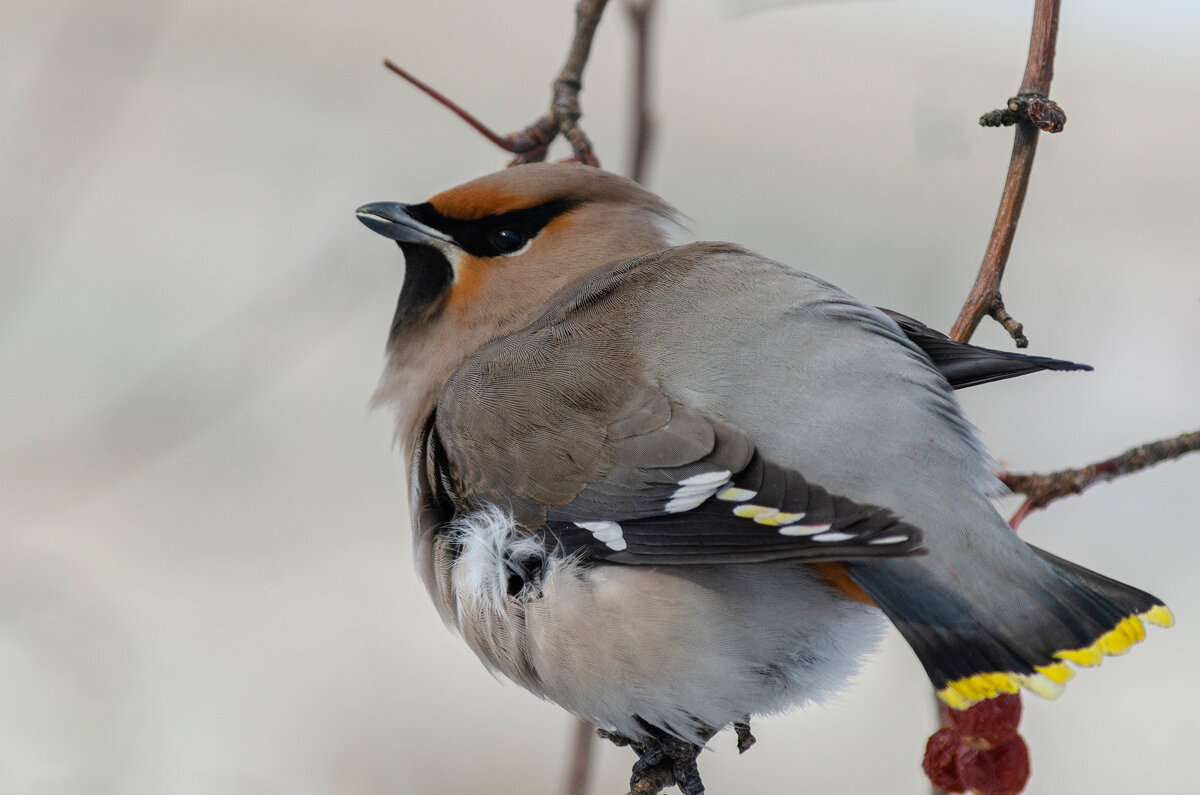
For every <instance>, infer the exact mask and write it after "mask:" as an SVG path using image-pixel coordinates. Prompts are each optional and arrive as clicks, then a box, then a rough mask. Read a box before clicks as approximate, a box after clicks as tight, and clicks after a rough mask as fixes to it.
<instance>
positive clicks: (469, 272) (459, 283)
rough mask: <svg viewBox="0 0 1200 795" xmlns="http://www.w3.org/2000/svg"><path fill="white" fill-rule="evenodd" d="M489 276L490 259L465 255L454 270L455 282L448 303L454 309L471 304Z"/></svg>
mask: <svg viewBox="0 0 1200 795" xmlns="http://www.w3.org/2000/svg"><path fill="white" fill-rule="evenodd" d="M487 277H488V261H487V260H486V259H480V258H479V257H471V256H464V257H463V258H462V259H461V260H459V262H458V268H457V269H456V270H455V272H454V284H452V285H451V286H450V293H449V295H448V296H447V297H446V300H447V304H448V306H450V307H451V308H452V309H461V308H462V307H466V306H470V305H471V304H472V303H473V302H474V301H475V300H476V299H477V298H478V297H479V292H480V290H482V289H483V282H484V280H485V279H487Z"/></svg>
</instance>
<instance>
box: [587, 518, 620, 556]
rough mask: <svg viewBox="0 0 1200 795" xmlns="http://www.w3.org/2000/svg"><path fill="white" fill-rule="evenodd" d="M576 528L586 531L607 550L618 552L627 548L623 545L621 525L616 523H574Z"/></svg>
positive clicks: (605, 521) (604, 521) (606, 521)
mask: <svg viewBox="0 0 1200 795" xmlns="http://www.w3.org/2000/svg"><path fill="white" fill-rule="evenodd" d="M575 526H576V527H582V528H583V529H584V530H587V531H588V532H589V533H591V534H592V535H593V536H595V537H596V540H597V541H601V542H603V543H604V545H605V546H606V547H608V548H609V549H611V550H613V551H615V552H620V551H621V550H622V549H625V547H627V546H628V544H626V543H625V534H624V532H623V531H622V530H621V525H619V524H617V523H616V522H611V521H608V520H607V519H606V520H603V521H599V522H576V523H575Z"/></svg>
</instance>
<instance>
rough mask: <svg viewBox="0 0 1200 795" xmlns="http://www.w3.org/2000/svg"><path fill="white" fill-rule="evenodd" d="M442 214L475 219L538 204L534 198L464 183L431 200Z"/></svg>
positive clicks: (463, 219) (450, 216)
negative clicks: (524, 197) (530, 198)
mask: <svg viewBox="0 0 1200 795" xmlns="http://www.w3.org/2000/svg"><path fill="white" fill-rule="evenodd" d="M429 203H430V204H432V205H433V207H434V209H436V210H437V211H438V212H439V213H441V214H442V215H444V216H446V217H448V218H454V219H456V220H459V221H475V220H477V219H479V218H485V217H487V216H489V215H496V214H497V213H506V212H509V211H510V210H524V209H525V208H526V207H532V206H533V205H535V204H537V202H536V201H534V200H529V199H522V198H521V197H519V196H514V195H513V194H511V193H509V192H507V191H503V190H500V189H499V188H492V187H487V186H483V185H462V186H459V187H457V188H451V189H450V190H446V191H442V192H441V193H439V194H437V195H436V196H434V197H433V198H431V199H430V200H429Z"/></svg>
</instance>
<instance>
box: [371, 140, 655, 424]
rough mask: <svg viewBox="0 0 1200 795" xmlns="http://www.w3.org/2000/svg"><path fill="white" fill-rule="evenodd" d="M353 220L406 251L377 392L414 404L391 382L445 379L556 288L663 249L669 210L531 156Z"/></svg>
mask: <svg viewBox="0 0 1200 795" xmlns="http://www.w3.org/2000/svg"><path fill="white" fill-rule="evenodd" d="M357 215H358V219H359V220H360V221H362V222H363V224H365V225H366V226H367V227H368V228H370V229H371V230H372V231H374V232H378V233H379V234H381V235H383V236H384V237H388V238H391V239H392V240H395V241H396V242H397V243H398V244H399V245H400V249H401V250H402V251H403V252H404V260H405V274H404V286H403V287H402V288H401V290H400V299H399V302H398V303H397V306H396V314H395V318H394V319H393V321H392V329H391V335H390V337H389V341H388V351H389V362H390V364H389V373H390V380H391V383H392V384H393V386H394V388H392V389H390V390H389V389H388V383H389V374H388V373H385V378H384V383H383V384H381V386H380V393H379V394H378V395H377V399H379V400H383V401H385V402H393V401H397V402H399V401H402V400H409V399H413V398H414V397H415V396H413V395H409V394H403V393H407V392H409V391H410V388H403V389H402V388H400V384H399V382H400V381H406V380H411V379H413V378H420V379H421V380H425V381H429V382H430V383H429V384H428V385H427V388H426V389H425V390H423V392H422V395H421V396H420V398H421V400H420V402H424V401H427V399H428V394H427V393H428V389H429V388H434V387H436V388H438V389H440V386H441V384H442V383H444V381H445V379H446V378H448V377H449V375H450V374H451V373H452V372H453V371H454V370H455V369H456V368H457V367H458V366H459V365H460V364H461V363H462V362H463V361H465V360H466V358H467V357H468V356H469V355H470V354H471V353H473V352H474V351H475V350H477V349H478V348H479V347H480V346H481V345H484V344H486V343H487V342H489V341H491V340H493V339H496V338H497V337H500V336H502V335H504V334H507V333H510V332H512V331H515V330H517V329H519V328H523V327H524V326H526V325H528V324H529V323H530V322H532V321H533V320H535V319H536V318H537V317H538V316H539V315H540V314H541V313H542V312H543V311H544V310H545V309H546V308H547V301H548V299H549V298H550V297H551V296H552V295H553V294H554V293H555V292H557V291H558V290H559V289H561V288H562V287H563V286H564V285H566V284H568V283H570V282H572V281H575V280H576V279H579V278H581V277H583V276H585V275H587V274H589V273H591V272H593V271H595V270H596V269H598V268H600V267H602V266H604V265H607V264H609V263H614V262H620V261H624V260H627V259H631V258H633V257H636V256H639V255H642V254H646V253H649V252H652V251H658V250H660V249H662V248H665V247H667V246H669V245H671V243H672V240H671V237H672V235H673V234H674V233H675V232H676V231H677V227H678V220H677V218H678V213H677V212H676V211H675V209H674V208H672V207H671V206H670V205H669V204H667V203H666V202H665V201H663V200H662V199H660V198H659V197H657V196H655V195H654V194H653V193H650V192H649V191H647V190H645V189H644V188H642V187H641V186H640V185H638V184H637V183H636V182H633V181H632V180H629V179H626V178H624V177H620V176H617V175H615V174H610V173H608V172H605V171H601V170H600V169H598V168H594V167H592V166H583V165H570V164H562V163H534V164H529V165H523V166H516V167H514V168H510V169H506V170H504V171H500V172H498V173H495V174H490V175H488V176H486V177H481V178H479V179H476V180H474V181H472V182H468V183H466V184H464V185H460V186H458V187H456V188H451V189H450V190H447V191H443V192H442V193H439V194H437V195H436V196H434V197H433V198H431V199H429V200H428V201H425V202H422V203H420V204H400V203H397V202H376V203H373V204H366V205H363V206H362V207H359V208H358V211H357Z"/></svg>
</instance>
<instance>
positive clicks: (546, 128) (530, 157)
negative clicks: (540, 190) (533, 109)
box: [383, 0, 608, 166]
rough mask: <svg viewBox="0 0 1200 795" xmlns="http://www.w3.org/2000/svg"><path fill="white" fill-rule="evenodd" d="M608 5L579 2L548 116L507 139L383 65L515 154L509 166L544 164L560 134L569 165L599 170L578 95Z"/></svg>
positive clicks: (589, 0)
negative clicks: (567, 150) (568, 150)
mask: <svg viewBox="0 0 1200 795" xmlns="http://www.w3.org/2000/svg"><path fill="white" fill-rule="evenodd" d="M607 3H608V0H579V3H578V4H577V5H576V6H575V36H574V38H573V39H572V40H571V50H570V52H569V53H568V54H567V62H566V63H565V64H564V65H563V68H562V70H561V71H560V72H559V73H558V77H557V78H555V80H554V87H553V93H552V95H551V99H550V110H549V112H548V113H546V114H545V115H543V116H542V117H541V118H539V119H538V120H537V121H535V122H534V123H533V124H530V125H529V126H527V127H525V128H523V129H520V130H517V131H516V132H513V133H509V134H507V135H501V134H500V133H498V132H496V131H495V130H493V129H492V128H491V127H488V126H487V125H486V124H484V123H483V122H482V121H480V120H479V118H478V117H476V116H475V115H474V114H472V113H470V112H468V111H467V110H466V109H465V108H463V107H462V106H461V105H459V104H458V103H457V102H455V101H454V100H452V99H450V98H449V97H447V96H446V95H445V94H443V93H441V92H440V91H438V90H437V89H435V88H434V87H433V86H431V85H429V84H428V83H426V82H424V81H423V80H420V79H418V78H417V77H416V76H415V75H413V74H412V73H411V72H409V71H408V70H406V69H404V68H402V67H400V66H398V65H397V64H395V63H394V62H393V61H391V60H390V59H387V58H384V59H383V65H384V66H386V67H387V68H388V69H390V70H391V71H393V72H395V73H396V74H398V75H400V77H402V78H404V79H405V80H407V81H408V82H409V83H411V84H412V85H414V86H416V87H417V88H419V89H420V90H421V91H423V92H425V93H426V94H428V95H429V96H430V97H431V98H433V99H434V100H435V101H437V102H438V103H440V104H441V105H443V106H444V107H446V108H448V109H449V110H450V111H451V112H453V113H454V114H455V115H456V116H458V117H459V118H460V119H462V120H463V121H465V122H466V123H467V124H469V125H471V127H473V128H474V129H475V130H476V131H477V132H479V134H480V135H482V136H483V137H484V138H487V139H488V140H489V141H491V142H492V143H494V144H495V145H496V146H498V147H500V148H501V149H503V150H504V151H506V152H511V153H512V154H515V155H516V157H515V158H513V160H512V162H511V163H509V165H517V164H519V163H536V162H539V161H542V160H545V159H546V152H547V151H548V150H549V148H550V144H551V143H553V141H554V139H555V138H556V137H557V136H559V135H562V136H563V137H564V138H566V139H567V142H568V143H570V144H571V150H572V152H573V153H574V154H573V155H572V157H571V158H570V159H571V160H574V161H577V162H580V163H586V164H588V165H590V166H598V165H600V161H599V159H597V157H596V154H595V152H594V151H593V150H592V143H591V141H589V140H588V137H587V135H586V134H585V133H584V132H583V128H581V127H580V126H579V118H580V116H582V115H583V114H582V111H581V110H580V107H579V92H580V91H581V90H582V89H583V68H584V66H586V65H587V59H588V55H589V54H590V53H591V50H592V39H593V38H595V35H596V25H597V24H599V22H600V15H601V14H602V13H604V6H605V5H607Z"/></svg>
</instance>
